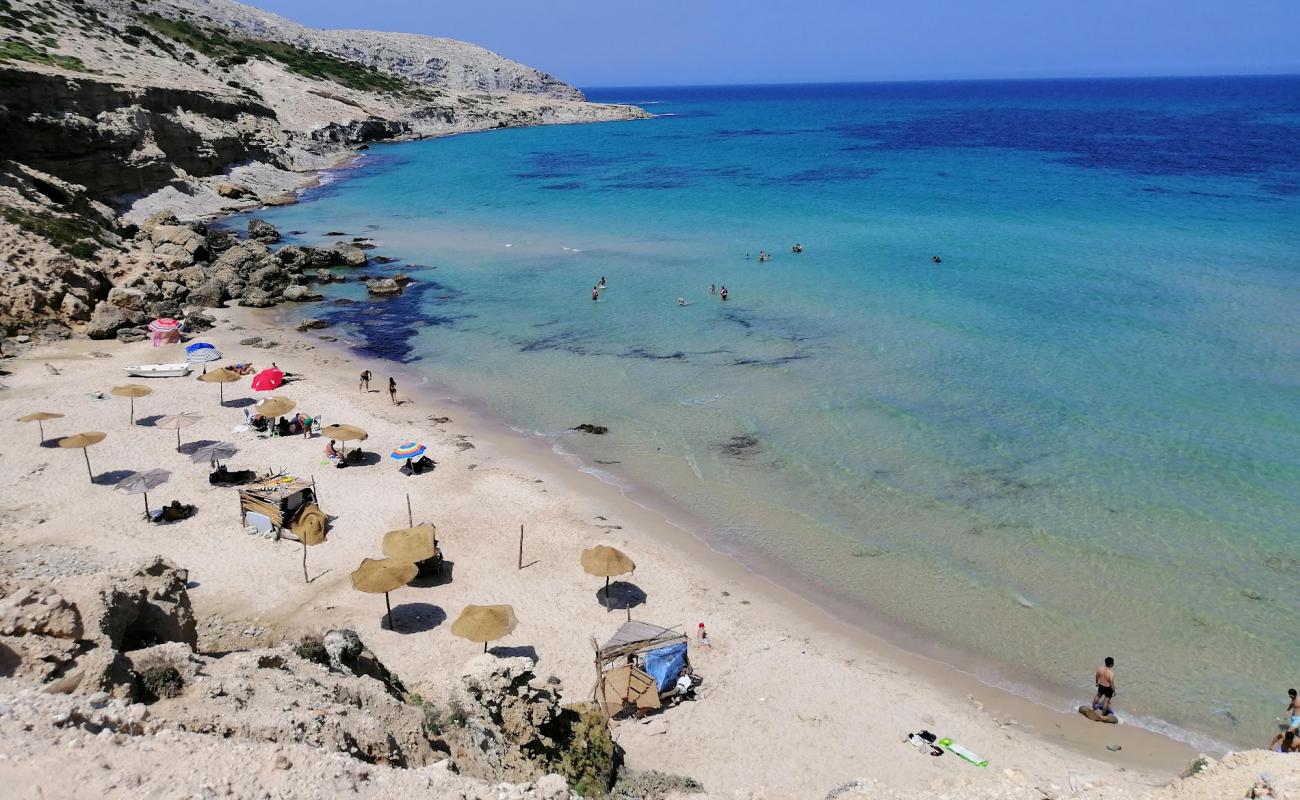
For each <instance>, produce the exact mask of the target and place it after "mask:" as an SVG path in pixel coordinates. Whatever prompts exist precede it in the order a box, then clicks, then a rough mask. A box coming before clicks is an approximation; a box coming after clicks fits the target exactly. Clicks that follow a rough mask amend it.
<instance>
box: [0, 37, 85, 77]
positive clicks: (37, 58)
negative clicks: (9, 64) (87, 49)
mask: <svg viewBox="0 0 1300 800" xmlns="http://www.w3.org/2000/svg"><path fill="white" fill-rule="evenodd" d="M3 59H8V60H10V61H27V62H30V63H32V64H45V65H46V66H50V67H60V68H62V69H70V70H75V71H77V72H86V71H87V70H86V65H85V64H84V63H82V61H81V59H79V58H77V57H76V56H61V55H59V54H58V53H50V52H48V51H46V50H45V49H44V48H41V47H33V46H31V45H30V44H28V43H27V42H23V41H19V40H17V39H5V40H4V41H0V60H3Z"/></svg>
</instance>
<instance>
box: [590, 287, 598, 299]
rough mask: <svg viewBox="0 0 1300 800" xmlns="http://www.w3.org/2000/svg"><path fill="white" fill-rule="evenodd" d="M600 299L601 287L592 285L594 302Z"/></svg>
mask: <svg viewBox="0 0 1300 800" xmlns="http://www.w3.org/2000/svg"><path fill="white" fill-rule="evenodd" d="M599 299H600V289H599V287H596V286H593V287H591V300H592V302H593V303H594V302H595V301H597V300H599Z"/></svg>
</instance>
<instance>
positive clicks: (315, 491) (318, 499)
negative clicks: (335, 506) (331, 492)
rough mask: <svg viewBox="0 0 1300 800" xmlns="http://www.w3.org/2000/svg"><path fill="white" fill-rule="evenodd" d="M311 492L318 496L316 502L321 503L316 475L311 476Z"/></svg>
mask: <svg viewBox="0 0 1300 800" xmlns="http://www.w3.org/2000/svg"><path fill="white" fill-rule="evenodd" d="M311 493H312V495H314V496H315V497H316V504H317V505H320V492H319V491H317V490H316V476H315V475H312V476H311Z"/></svg>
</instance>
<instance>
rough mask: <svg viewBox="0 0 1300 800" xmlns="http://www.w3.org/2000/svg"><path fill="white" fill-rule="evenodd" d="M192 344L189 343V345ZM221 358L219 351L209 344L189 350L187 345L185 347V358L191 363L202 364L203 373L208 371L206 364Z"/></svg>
mask: <svg viewBox="0 0 1300 800" xmlns="http://www.w3.org/2000/svg"><path fill="white" fill-rule="evenodd" d="M192 346H193V345H191V347H192ZM221 359H222V355H221V351H220V350H218V349H217V348H215V347H213V346H212V345H210V344H209V345H205V346H203V347H200V348H199V349H197V350H191V349H190V348H189V347H187V348H185V360H186V361H187V362H189V363H191V364H202V365H203V372H204V373H205V374H206V373H207V371H208V364H210V363H212V362H213V361H220V360H221Z"/></svg>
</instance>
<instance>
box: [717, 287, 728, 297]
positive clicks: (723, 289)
mask: <svg viewBox="0 0 1300 800" xmlns="http://www.w3.org/2000/svg"><path fill="white" fill-rule="evenodd" d="M718 294H719V295H721V296H722V299H723V300H726V299H727V287H725V286H723V287H722V289H721V290H719V292H718Z"/></svg>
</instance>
